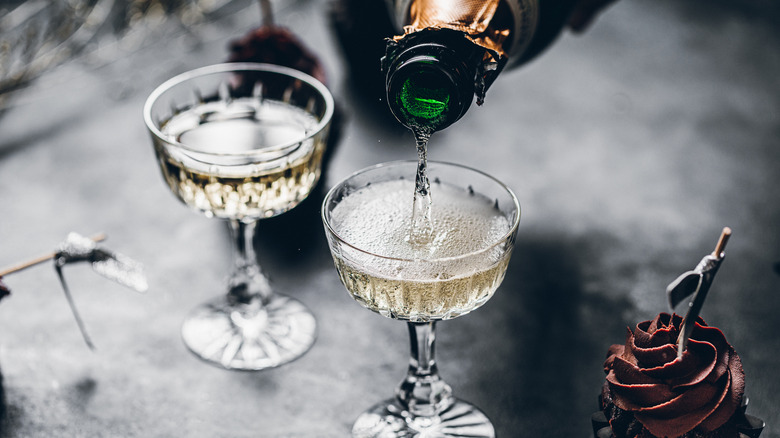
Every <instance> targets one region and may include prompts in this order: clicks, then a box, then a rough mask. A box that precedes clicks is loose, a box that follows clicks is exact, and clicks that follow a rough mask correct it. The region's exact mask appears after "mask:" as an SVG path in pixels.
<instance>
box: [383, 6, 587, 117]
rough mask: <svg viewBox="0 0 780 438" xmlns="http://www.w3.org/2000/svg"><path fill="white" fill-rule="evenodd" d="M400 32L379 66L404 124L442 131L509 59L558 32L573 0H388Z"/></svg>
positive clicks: (529, 52)
mask: <svg viewBox="0 0 780 438" xmlns="http://www.w3.org/2000/svg"><path fill="white" fill-rule="evenodd" d="M387 2H388V6H389V8H390V9H389V10H390V14H391V16H392V18H393V19H394V22H395V24H396V28H397V29H399V31H401V29H402V31H403V35H398V36H395V37H394V38H391V39H388V40H387V46H386V52H385V56H384V57H383V58H382V71H383V73H384V75H385V91H386V93H387V104H388V106H389V107H390V111H391V112H392V114H393V115H394V116H395V118H396V119H398V121H399V122H401V123H402V124H403V125H405V126H407V127H409V128H412V129H424V130H426V131H428V132H435V131H440V130H442V129H444V128H446V127H448V126H450V125H452V124H453V123H455V122H456V121H457V120H458V119H460V118H461V117H462V116H463V115H464V114H465V113H466V111H467V110H468V109H469V107H470V106H471V103H472V101H474V100H475V97H476V100H477V104H478V105H481V104H482V102H483V100H484V98H485V93H486V92H487V89H488V88H489V87H490V85H491V84H492V83H493V81H495V79H496V77H497V76H498V75H499V73H500V72H501V71H502V70H503V69H504V68H505V67H507V66H508V65H511V66H516V65H520V64H523V63H525V62H527V61H528V60H530V59H532V58H533V57H534V56H536V55H537V54H538V53H540V52H541V51H542V50H543V49H544V48H545V47H547V46H548V45H549V44H550V43H551V42H552V41H553V40H554V39H555V37H556V36H557V35H558V34H559V33H560V30H561V29H562V28H563V26H564V24H565V21H566V19H567V18H568V15H569V13H570V12H571V8H572V6H573V4H574V1H573V0H480V1H477V0H457V1H452V0H387Z"/></svg>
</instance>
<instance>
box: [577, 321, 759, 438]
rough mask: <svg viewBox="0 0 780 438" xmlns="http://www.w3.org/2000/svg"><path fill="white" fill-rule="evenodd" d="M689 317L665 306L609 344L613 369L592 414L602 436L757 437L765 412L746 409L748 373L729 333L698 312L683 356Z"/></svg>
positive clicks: (609, 368)
mask: <svg viewBox="0 0 780 438" xmlns="http://www.w3.org/2000/svg"><path fill="white" fill-rule="evenodd" d="M682 322H683V318H681V317H680V316H678V315H676V314H673V315H670V314H668V313H661V314H659V315H658V316H656V317H655V318H654V319H653V320H652V321H643V322H641V323H639V324H637V325H636V328H635V329H634V330H633V331H632V330H631V329H627V333H626V342H625V344H624V345H621V344H616V345H612V346H611V347H610V348H609V351H608V353H607V359H606V361H605V362H604V372H605V373H606V374H607V377H606V381H605V382H604V386H603V387H602V392H601V396H600V397H599V408H600V411H599V412H597V413H595V414H594V415H593V418H592V422H593V432H594V436H595V437H597V438H608V437H613V438H627V437H632V438H633V437H637V438H652V437H658V438H661V437H682V438H727V437H728V438H742V437H758V436H759V435H760V434H761V431H762V429H763V427H764V422H763V421H761V420H760V419H758V418H756V417H753V416H751V415H748V414H746V408H747V398H746V397H745V394H744V393H745V373H744V371H743V369H742V362H741V361H740V358H739V355H737V353H736V351H735V350H734V348H733V347H732V346H731V345H730V344H729V343H728V342H727V341H726V337H725V336H724V334H723V332H721V331H720V330H719V329H717V328H715V327H711V326H708V325H707V324H706V323H705V322H704V320H703V319H701V318H696V321H695V324H694V327H693V330H692V332H691V334H690V336H689V338H688V343H687V348H686V349H685V351H683V352H682V355H681V356H679V357H678V345H677V340H678V337H679V335H680V331H681V326H682Z"/></svg>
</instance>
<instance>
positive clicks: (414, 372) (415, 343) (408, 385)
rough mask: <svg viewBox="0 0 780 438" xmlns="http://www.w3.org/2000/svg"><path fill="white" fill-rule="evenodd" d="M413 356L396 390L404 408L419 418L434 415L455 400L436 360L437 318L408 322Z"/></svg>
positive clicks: (397, 397)
mask: <svg viewBox="0 0 780 438" xmlns="http://www.w3.org/2000/svg"><path fill="white" fill-rule="evenodd" d="M407 324H408V327H409V339H410V341H411V347H412V349H411V359H410V361H409V371H408V373H407V375H406V378H405V379H404V380H403V382H401V384H400V385H399V386H398V388H397V389H396V399H397V400H398V402H399V403H400V405H401V407H402V408H403V409H404V410H405V411H407V412H409V413H410V414H412V415H413V416H416V417H434V416H436V415H438V414H439V413H440V412H442V411H443V410H445V409H447V408H448V407H449V406H450V405H451V404H452V402H453V397H452V389H451V388H450V386H449V385H447V384H446V383H445V382H444V380H442V379H441V377H439V370H438V367H437V366H436V359H434V342H435V340H436V331H435V329H436V326H435V324H436V323H435V321H430V322H425V323H420V322H408V323H407Z"/></svg>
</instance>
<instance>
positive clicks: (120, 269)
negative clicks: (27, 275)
mask: <svg viewBox="0 0 780 438" xmlns="http://www.w3.org/2000/svg"><path fill="white" fill-rule="evenodd" d="M105 237H106V236H105V235H104V234H99V235H97V236H95V237H92V238H88V237H84V236H81V235H79V234H77V233H70V234H68V237H67V238H66V239H65V241H64V242H62V243H61V244H60V248H59V250H58V251H56V252H52V253H49V254H44V255H42V256H39V257H36V258H34V259H32V260H28V261H25V262H22V263H19V264H17V265H15V266H11V267H8V268H5V269H0V279H2V278H3V276H5V275H8V274H13V273H16V272H19V271H22V270H25V269H27V268H30V267H33V266H35V265H38V264H41V263H43V262H46V261H48V260H51V259H54V269H56V270H57V275H58V276H59V278H60V283H62V289H63V291H64V292H65V298H67V300H68V304H69V305H70V309H71V311H72V312H73V317H74V318H76V323H77V324H78V326H79V330H81V335H82V336H83V337H84V341H85V342H86V343H87V346H89V348H91V349H94V348H95V345H94V344H93V343H92V340H91V339H90V337H89V335H88V334H87V330H86V328H85V326H84V322H83V321H82V320H81V317H80V316H79V313H78V310H76V304H75V302H74V301H73V296H71V294H70V290H69V289H68V285H67V284H66V283H65V276H64V275H63V273H62V268H63V267H64V266H65V265H68V264H71V263H75V262H89V263H91V264H92V269H94V270H95V272H97V273H98V274H100V275H102V276H104V277H106V278H108V279H110V280H113V281H116V282H117V283H119V284H122V285H124V286H127V287H129V288H131V289H134V290H136V291H138V292H145V291H146V290H147V289H148V288H149V286H148V285H147V283H146V275H144V268H143V265H141V264H140V263H138V262H137V261H135V260H133V259H131V258H129V257H126V256H123V255H122V254H116V253H113V252H111V251H108V250H106V249H104V248H101V247H98V246H97V243H96V242H98V241H101V240H103V239H105ZM10 293H11V291H10V290H9V289H8V287H6V286H5V284H3V283H2V281H0V299H2V298H3V297H5V296H7V295H9V294H10Z"/></svg>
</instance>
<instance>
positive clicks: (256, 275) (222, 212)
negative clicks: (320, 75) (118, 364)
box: [144, 63, 334, 370]
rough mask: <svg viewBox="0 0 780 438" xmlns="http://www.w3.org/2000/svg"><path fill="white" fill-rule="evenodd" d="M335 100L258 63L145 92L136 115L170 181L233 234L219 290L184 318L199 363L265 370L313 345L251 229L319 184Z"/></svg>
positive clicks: (223, 67)
mask: <svg viewBox="0 0 780 438" xmlns="http://www.w3.org/2000/svg"><path fill="white" fill-rule="evenodd" d="M333 110H334V104H333V98H332V96H331V94H330V93H329V91H328V90H327V88H326V87H325V86H324V85H323V84H322V83H320V82H318V81H317V80H316V79H314V78H312V77H310V76H308V75H306V74H303V73H301V72H298V71H296V70H292V69H289V68H285V67H279V66H274V65H267V64H256V63H228V64H217V65H212V66H208V67H203V68H199V69H196V70H193V71H190V72H187V73H183V74H181V75H179V76H176V77H174V78H172V79H170V80H168V81H167V82H165V83H163V84H162V85H160V86H159V87H158V88H157V89H155V90H154V92H152V94H151V95H150V96H149V98H148V100H147V101H146V105H145V106H144V120H145V122H146V126H147V128H148V130H149V132H150V133H151V136H152V142H153V145H154V150H155V152H156V155H157V159H158V162H159V165H160V170H161V171H162V175H163V178H164V180H165V182H166V183H167V184H168V187H169V188H170V190H171V191H172V192H173V193H174V194H175V195H176V196H177V197H178V198H179V199H180V200H181V201H182V202H184V204H186V205H188V206H190V207H192V208H193V209H195V210H197V211H200V212H202V213H203V214H205V215H206V216H207V217H215V218H220V219H225V220H227V222H228V223H229V224H230V230H231V235H232V238H233V241H234V261H235V263H234V267H233V272H232V273H231V274H230V277H229V280H228V287H227V293H225V294H223V295H221V296H218V297H216V298H214V299H212V300H210V301H208V302H206V303H204V304H202V305H201V306H199V307H197V308H195V309H194V311H192V312H191V313H190V314H189V315H188V316H187V318H186V319H185V321H184V324H183V325H182V338H183V340H184V343H185V344H186V345H187V347H188V348H189V349H190V350H191V351H192V352H193V353H195V354H196V355H197V356H199V357H201V358H202V359H204V360H206V361H207V362H210V363H213V364H216V365H218V366H221V367H224V368H227V369H236V370H261V369H265V368H271V367H276V366H279V365H282V364H284V363H287V362H289V361H291V360H294V359H296V358H298V357H300V356H301V355H302V354H304V353H305V352H306V351H307V350H308V349H309V348H310V347H311V345H312V344H313V342H314V340H315V337H316V322H315V320H314V316H313V315H312V314H311V312H309V310H308V309H307V308H306V307H305V306H304V305H303V304H302V303H300V302H299V301H297V300H295V299H293V298H291V297H287V296H284V295H280V294H276V293H274V292H273V291H272V289H271V287H270V285H269V282H268V280H267V278H266V277H265V276H264V275H263V273H262V271H261V269H260V266H259V265H258V262H257V257H256V254H255V251H254V247H253V240H254V239H253V238H254V234H255V229H256V227H257V223H258V220H259V219H263V218H269V217H273V216H276V215H279V214H282V213H284V212H286V211H288V210H290V209H291V208H293V207H295V206H296V205H297V204H298V203H300V202H301V201H302V200H304V199H305V198H306V197H307V196H308V195H309V193H310V192H311V190H312V189H313V187H314V186H315V184H316V183H317V181H318V179H319V177H320V172H321V163H322V156H323V152H324V149H325V146H326V141H327V136H328V130H329V126H330V121H331V117H332V115H333Z"/></svg>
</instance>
